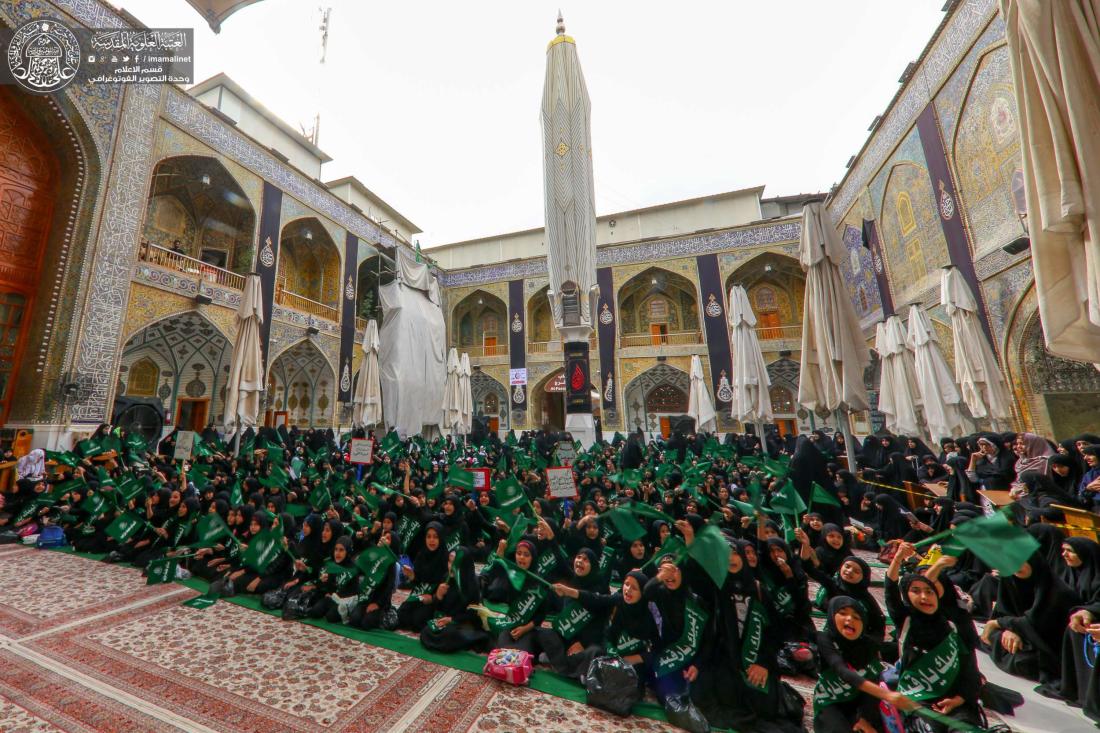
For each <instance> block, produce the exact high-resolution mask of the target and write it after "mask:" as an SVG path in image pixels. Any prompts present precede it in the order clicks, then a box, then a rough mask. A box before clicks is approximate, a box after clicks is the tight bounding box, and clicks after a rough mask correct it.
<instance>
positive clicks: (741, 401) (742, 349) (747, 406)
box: [729, 285, 774, 440]
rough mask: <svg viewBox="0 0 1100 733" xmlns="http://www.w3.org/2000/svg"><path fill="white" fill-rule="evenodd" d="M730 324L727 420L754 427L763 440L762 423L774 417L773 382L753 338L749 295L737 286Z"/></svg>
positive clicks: (754, 336) (754, 315)
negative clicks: (729, 381)
mask: <svg viewBox="0 0 1100 733" xmlns="http://www.w3.org/2000/svg"><path fill="white" fill-rule="evenodd" d="M729 322H730V344H731V345H732V347H733V363H732V365H731V367H732V368H731V370H730V371H731V375H730V376H731V377H732V384H731V387H732V388H733V400H732V401H731V406H730V417H732V418H733V419H735V420H739V421H741V422H742V423H750V422H751V423H753V424H755V425H756V429H757V432H758V433H759V437H760V439H761V440H763V438H764V423H766V422H771V421H772V419H773V417H774V416H773V414H772V400H771V395H770V394H768V387H770V386H771V383H772V380H771V377H770V376H768V366H767V364H765V363H764V354H763V353H762V352H761V351H760V340H759V339H758V338H757V336H756V314H755V313H753V312H752V306H751V305H749V296H748V293H746V292H745V288H743V287H741V286H740V285H734V286H733V287H732V288H730V305H729Z"/></svg>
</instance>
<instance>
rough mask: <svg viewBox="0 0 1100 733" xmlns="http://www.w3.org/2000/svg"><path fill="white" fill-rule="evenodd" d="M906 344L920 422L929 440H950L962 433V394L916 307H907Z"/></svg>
mask: <svg viewBox="0 0 1100 733" xmlns="http://www.w3.org/2000/svg"><path fill="white" fill-rule="evenodd" d="M906 344H907V345H908V346H909V348H910V349H912V350H913V363H914V367H915V369H916V375H917V391H918V392H919V393H920V396H921V409H922V410H923V411H924V422H925V423H926V424H927V425H928V431H929V432H930V433H931V434H932V440H937V441H938V440H942V439H943V438H953V437H957V436H959V435H962V434H963V432H965V428H964V426H963V416H962V409H961V403H962V395H960V394H959V388H958V386H957V385H956V384H955V380H954V378H953V377H952V376H951V370H950V369H948V367H947V360H946V359H944V357H943V352H942V351H941V350H940V343H939V339H937V338H936V332H935V330H934V329H933V328H932V322H931V321H930V320H929V319H928V316H927V315H926V314H925V312H924V311H923V310H921V309H920V307H918V306H915V305H914V306H911V307H910V308H909V333H908V335H907V337H906Z"/></svg>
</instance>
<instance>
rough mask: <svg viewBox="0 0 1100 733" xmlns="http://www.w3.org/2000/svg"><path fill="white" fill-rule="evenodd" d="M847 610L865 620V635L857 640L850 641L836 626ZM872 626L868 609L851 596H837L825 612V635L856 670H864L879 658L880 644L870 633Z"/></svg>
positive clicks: (831, 600) (861, 635)
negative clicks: (840, 616)
mask: <svg viewBox="0 0 1100 733" xmlns="http://www.w3.org/2000/svg"><path fill="white" fill-rule="evenodd" d="M845 608H851V609H853V610H854V611H855V612H856V613H858V614H859V617H860V618H861V619H863V626H864V629H863V633H862V634H860V635H859V637H858V638H856V639H848V638H846V637H845V636H844V634H842V633H840V629H839V628H837V625H836V615H837V614H838V613H840V612H841V611H842V610H843V609H845ZM869 631H870V624H869V623H868V619H867V608H866V607H865V606H864V605H863V603H862V602H860V601H859V600H857V599H855V598H852V597H851V596H836V597H835V598H831V599H829V605H828V607H827V608H826V610H825V635H826V636H828V637H829V641H831V642H832V643H833V644H834V645H835V646H836V648H837V651H839V652H840V654H841V656H842V657H844V661H845V662H847V663H848V664H850V665H852V667H853V668H855V669H864V668H866V667H867V665H868V664H870V663H871V662H872V661H873V660H875V659H876V658H877V657H878V654H879V645H878V642H877V641H876V640H875V639H874V638H873V637H872V636H871V635H870V634H869V633H868V632H869Z"/></svg>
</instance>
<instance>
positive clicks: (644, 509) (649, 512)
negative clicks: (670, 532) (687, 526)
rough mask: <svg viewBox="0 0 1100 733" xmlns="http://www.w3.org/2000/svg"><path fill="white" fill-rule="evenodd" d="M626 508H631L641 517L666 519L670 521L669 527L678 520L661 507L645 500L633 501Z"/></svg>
mask: <svg viewBox="0 0 1100 733" xmlns="http://www.w3.org/2000/svg"><path fill="white" fill-rule="evenodd" d="M626 508H627V509H629V510H630V511H631V512H632V513H634V514H637V515H638V516H639V517H645V518H646V519H663V520H664V521H666V522H668V526H669V527H671V526H672V525H673V523H675V522H676V520H675V519H673V518H672V517H671V516H669V515H668V514H665V513H664V512H662V511H661V510H659V509H655V508H653V507H651V506H650V505H649V504H646V503H645V502H644V501H632V502H630V503H629V504H627V505H626Z"/></svg>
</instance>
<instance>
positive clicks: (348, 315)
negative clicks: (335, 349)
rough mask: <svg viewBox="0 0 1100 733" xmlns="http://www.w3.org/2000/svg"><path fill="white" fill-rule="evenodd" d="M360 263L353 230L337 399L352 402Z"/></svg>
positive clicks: (346, 270) (348, 241) (346, 269)
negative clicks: (356, 283) (356, 273)
mask: <svg viewBox="0 0 1100 733" xmlns="http://www.w3.org/2000/svg"><path fill="white" fill-rule="evenodd" d="M358 263H359V237H357V236H355V235H354V234H352V233H351V232H348V233H347V237H345V239H344V281H343V283H342V287H341V288H340V294H341V298H340V301H341V302H342V303H343V307H342V308H341V309H340V394H339V396H338V397H337V400H339V401H340V402H351V384H352V379H351V373H352V372H351V365H352V362H353V360H354V354H355V270H356V266H357V265H358Z"/></svg>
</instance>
